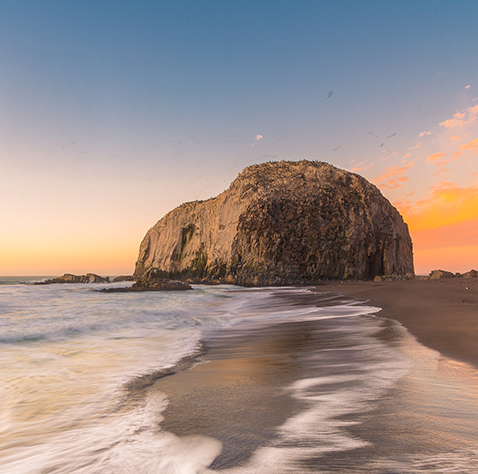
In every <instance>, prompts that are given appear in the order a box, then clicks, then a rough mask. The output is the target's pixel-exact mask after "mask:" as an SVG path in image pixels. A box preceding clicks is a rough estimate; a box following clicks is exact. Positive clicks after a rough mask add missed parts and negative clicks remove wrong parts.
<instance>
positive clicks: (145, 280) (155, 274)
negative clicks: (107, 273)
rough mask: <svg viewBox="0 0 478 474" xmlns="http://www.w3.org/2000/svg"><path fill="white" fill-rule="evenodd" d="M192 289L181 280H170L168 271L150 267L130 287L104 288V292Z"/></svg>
mask: <svg viewBox="0 0 478 474" xmlns="http://www.w3.org/2000/svg"><path fill="white" fill-rule="evenodd" d="M184 290H192V287H191V286H190V285H189V284H188V283H185V282H184V281H181V280H171V279H170V278H169V275H168V273H166V272H164V271H162V270H160V269H159V268H154V267H153V268H150V269H149V270H148V271H147V272H146V273H145V274H144V275H143V276H142V277H141V278H139V279H138V280H137V281H136V282H135V283H134V284H133V286H131V287H127V288H104V289H103V290H101V291H103V292H104V293H130V292H139V291H184Z"/></svg>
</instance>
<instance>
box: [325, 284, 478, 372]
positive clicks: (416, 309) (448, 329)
mask: <svg viewBox="0 0 478 474" xmlns="http://www.w3.org/2000/svg"><path fill="white" fill-rule="evenodd" d="M317 290H318V291H331V292H340V293H343V294H344V295H348V296H354V297H358V298H363V299H366V300H370V301H369V304H371V305H373V306H379V307H380V308H382V311H381V312H380V313H378V316H381V317H384V318H389V319H394V320H396V321H399V322H400V323H401V324H402V325H403V326H405V327H406V328H407V329H408V331H409V332H410V333H411V334H413V335H414V336H415V337H416V338H417V340H418V341H419V342H421V343H422V344H424V345H425V346H428V347H430V348H431V349H434V350H437V351H438V352H440V353H441V354H443V355H445V356H447V357H450V358H452V359H456V360H459V361H462V362H466V363H469V364H472V365H474V366H475V367H477V368H478V279H477V278H456V279H455V278H450V279H439V280H410V281H384V282H362V281H360V282H330V283H327V284H323V285H320V286H318V287H317Z"/></svg>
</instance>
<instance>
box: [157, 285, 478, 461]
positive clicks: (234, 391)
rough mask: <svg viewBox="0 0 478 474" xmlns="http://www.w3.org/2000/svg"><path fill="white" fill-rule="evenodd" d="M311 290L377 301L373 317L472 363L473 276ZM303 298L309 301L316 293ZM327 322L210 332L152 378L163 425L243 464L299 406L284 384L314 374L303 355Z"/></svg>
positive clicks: (476, 303)
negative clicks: (186, 356)
mask: <svg viewBox="0 0 478 474" xmlns="http://www.w3.org/2000/svg"><path fill="white" fill-rule="evenodd" d="M315 291H317V292H320V293H321V292H332V293H342V294H344V295H347V296H351V297H357V298H360V299H363V300H364V301H368V303H367V304H369V305H370V304H371V305H373V306H379V307H381V308H382V311H380V312H379V313H378V316H380V317H384V318H387V319H393V320H396V321H399V322H400V323H401V324H402V325H403V326H404V327H406V328H407V329H408V331H409V332H410V333H411V334H413V335H414V336H415V337H416V338H417V339H418V341H419V342H421V343H422V344H424V345H426V346H428V347H430V348H432V349H434V350H436V351H439V352H441V353H442V354H443V355H445V356H448V357H450V358H453V359H456V360H459V361H463V362H467V363H469V364H472V365H474V366H476V367H477V368H478V279H456V280H455V279H453V280H448V279H447V280H413V281H392V282H339V281H338V282H328V283H323V284H320V285H319V286H317V287H316V289H315ZM301 298H302V299H303V300H304V302H305V301H307V304H311V303H312V301H311V299H312V298H314V296H313V294H311V295H310V296H306V295H304V296H303V297H301ZM297 304H300V302H299V301H297ZM326 324H327V322H324V321H312V322H301V323H286V324H277V325H271V326H270V327H267V328H266V329H265V330H264V329H262V330H257V331H245V332H243V333H241V332H238V331H236V330H234V331H230V333H229V334H228V331H227V330H226V331H220V332H218V333H217V334H214V333H212V334H209V336H208V338H207V339H206V341H205V343H206V346H207V347H206V349H207V350H206V354H205V356H204V357H203V358H202V361H203V363H200V364H199V365H197V366H195V367H194V368H193V369H191V370H186V371H182V372H179V373H176V374H174V375H172V376H170V377H163V378H161V379H159V380H157V382H156V383H155V386H154V389H156V390H159V391H161V392H162V393H166V395H167V396H168V400H169V406H168V408H167V409H166V411H165V412H164V413H163V416H164V419H163V421H162V422H161V428H162V429H164V430H166V431H169V432H172V433H174V434H176V435H178V436H181V437H182V436H191V435H201V436H211V437H213V438H215V439H218V440H220V441H221V442H222V443H223V451H222V452H221V454H220V455H219V457H218V458H217V459H216V460H215V461H214V463H213V464H212V465H211V467H212V468H214V469H224V468H231V467H234V466H238V465H242V464H244V463H245V462H247V460H248V459H250V457H251V456H252V455H253V453H254V451H255V450H256V449H257V448H258V447H260V446H265V445H268V444H269V443H270V442H271V441H272V440H273V439H274V438H275V437H276V436H277V432H276V430H277V428H278V427H279V426H280V425H282V424H283V423H284V421H285V420H286V419H287V418H290V417H291V416H292V415H293V414H294V413H298V412H299V411H301V410H302V409H303V407H302V406H301V405H300V403H299V402H298V401H297V400H296V399H294V398H293V397H291V396H290V394H287V393H284V390H283V387H286V386H288V385H289V384H290V383H291V382H293V381H294V380H297V379H300V378H302V377H303V376H304V375H301V373H302V372H303V373H304V374H305V373H307V374H308V375H307V376H309V377H310V376H313V374H314V370H315V368H314V367H313V366H312V367H311V364H310V362H309V360H310V359H311V358H310V357H309V354H312V353H315V351H317V350H319V349H321V348H323V347H325V345H327V344H328V343H330V342H328V341H327V339H326V338H324V337H323V336H321V334H326V331H321V329H322V326H323V325H326ZM318 369H320V368H318ZM318 369H317V370H318ZM311 374H312V375H311ZM320 375H324V373H322V372H320ZM331 462H332V464H333V463H335V462H337V460H336V459H335V458H334V459H333V460H332V461H331Z"/></svg>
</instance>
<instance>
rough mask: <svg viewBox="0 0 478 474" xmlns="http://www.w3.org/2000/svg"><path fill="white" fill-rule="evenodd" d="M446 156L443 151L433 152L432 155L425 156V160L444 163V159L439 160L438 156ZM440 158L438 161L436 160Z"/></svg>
mask: <svg viewBox="0 0 478 474" xmlns="http://www.w3.org/2000/svg"><path fill="white" fill-rule="evenodd" d="M445 156H446V154H445V153H433V154H432V155H428V157H427V161H428V162H430V161H432V162H434V163H439V164H444V163H445V161H444V160H440V158H444V157H445ZM438 160H440V161H438Z"/></svg>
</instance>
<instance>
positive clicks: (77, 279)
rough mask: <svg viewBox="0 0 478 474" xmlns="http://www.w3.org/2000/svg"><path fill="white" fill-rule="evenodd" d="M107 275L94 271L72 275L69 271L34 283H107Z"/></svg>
mask: <svg viewBox="0 0 478 474" xmlns="http://www.w3.org/2000/svg"><path fill="white" fill-rule="evenodd" d="M109 282H110V279H109V278H108V277H106V278H103V277H101V276H99V275H96V274H95V273H87V274H86V275H72V274H71V273H65V274H64V275H63V276H61V277H58V278H52V279H51V280H45V281H41V282H38V283H36V285H49V284H51V283H109Z"/></svg>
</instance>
